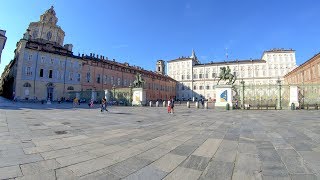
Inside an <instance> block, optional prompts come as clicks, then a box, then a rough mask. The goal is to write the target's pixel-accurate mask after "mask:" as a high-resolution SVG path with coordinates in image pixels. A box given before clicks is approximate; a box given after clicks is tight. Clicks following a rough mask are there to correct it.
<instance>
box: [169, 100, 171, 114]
mask: <svg viewBox="0 0 320 180" xmlns="http://www.w3.org/2000/svg"><path fill="white" fill-rule="evenodd" d="M168 113H171V101H170V99H169V100H168Z"/></svg>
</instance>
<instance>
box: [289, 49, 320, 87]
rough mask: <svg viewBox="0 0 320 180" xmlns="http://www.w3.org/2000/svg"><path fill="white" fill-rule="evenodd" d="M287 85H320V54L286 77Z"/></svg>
mask: <svg viewBox="0 0 320 180" xmlns="http://www.w3.org/2000/svg"><path fill="white" fill-rule="evenodd" d="M284 82H285V84H289V85H304V84H320V53H318V54H316V55H314V56H313V57H312V58H310V59H309V60H308V61H306V62H305V63H303V64H301V65H300V66H299V67H297V68H295V69H294V70H292V71H290V72H289V73H287V74H286V75H285V76H284Z"/></svg>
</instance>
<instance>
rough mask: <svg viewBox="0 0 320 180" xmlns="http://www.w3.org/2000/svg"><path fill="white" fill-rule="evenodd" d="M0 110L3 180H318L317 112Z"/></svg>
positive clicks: (9, 106)
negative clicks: (11, 179)
mask: <svg viewBox="0 0 320 180" xmlns="http://www.w3.org/2000/svg"><path fill="white" fill-rule="evenodd" d="M0 101H1V102H0V179H10V178H16V179H41V180H43V179H111V180H112V179H126V180H129V179H130V180H132V179H145V180H152V179H168V180H169V179H179V180H187V179H211V180H212V179H222V180H225V179H243V180H247V179H248V180H249V179H294V180H301V179H320V111H289V110H282V111H275V110H268V111H267V110H266V111H254V110H250V111H238V110H237V111H225V110H213V109H209V110H205V109H194V108H191V109H187V108H186V107H184V106H178V105H177V107H176V113H175V114H173V115H171V114H168V113H167V112H166V109H165V108H162V107H159V108H156V107H152V108H150V107H110V109H109V111H110V112H108V113H101V112H99V109H98V108H95V109H88V107H87V105H86V104H83V105H81V106H80V107H79V108H77V109H72V108H70V106H71V104H70V103H69V104H51V105H47V104H44V105H41V104H25V103H16V104H13V103H12V102H8V101H6V100H4V99H1V100H0Z"/></svg>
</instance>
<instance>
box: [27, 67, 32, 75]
mask: <svg viewBox="0 0 320 180" xmlns="http://www.w3.org/2000/svg"><path fill="white" fill-rule="evenodd" d="M26 75H27V76H31V75H32V71H31V67H26Z"/></svg>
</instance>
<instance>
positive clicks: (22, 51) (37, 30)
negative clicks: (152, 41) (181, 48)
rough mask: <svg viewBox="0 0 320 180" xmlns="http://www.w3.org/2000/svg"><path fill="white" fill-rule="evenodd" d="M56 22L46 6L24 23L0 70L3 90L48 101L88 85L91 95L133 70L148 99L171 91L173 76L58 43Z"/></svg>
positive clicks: (128, 77)
mask: <svg viewBox="0 0 320 180" xmlns="http://www.w3.org/2000/svg"><path fill="white" fill-rule="evenodd" d="M57 22H58V18H57V17H56V13H55V11H54V9H53V7H51V8H50V9H49V10H47V11H46V12H45V13H44V14H42V15H41V16H40V21H38V22H32V23H30V25H29V27H28V29H27V32H26V33H25V34H24V36H23V38H22V39H21V40H20V41H19V42H18V43H17V47H16V50H15V56H14V59H13V60H12V61H11V62H10V63H9V65H7V66H6V68H5V71H4V72H3V74H2V76H1V77H2V78H1V79H2V80H1V83H0V84H1V88H0V91H1V92H2V94H3V95H4V96H6V97H8V98H13V97H15V98H16V99H26V100H28V99H38V100H48V99H49V100H51V101H52V100H59V99H61V98H63V97H64V98H68V96H69V95H70V94H71V93H73V92H81V91H91V93H92V94H93V96H91V97H93V98H94V97H96V96H94V94H96V93H97V92H98V91H104V90H106V89H111V88H122V87H129V86H130V85H131V83H132V82H133V81H134V78H135V75H136V73H140V74H142V76H143V78H144V79H145V82H146V83H145V89H146V91H147V99H148V100H155V99H167V98H169V97H173V96H175V91H176V89H175V87H176V81H175V80H173V79H172V78H170V77H168V76H165V75H163V74H158V73H156V72H151V71H147V70H143V69H142V68H140V67H136V66H130V65H129V64H128V63H118V62H116V61H115V60H112V61H111V60H108V58H104V56H100V57H99V56H98V55H97V56H95V55H94V54H92V53H90V55H89V56H88V55H84V54H82V56H80V55H78V56H76V55H73V52H72V48H73V46H72V44H64V37H65V33H64V31H63V30H62V29H61V27H60V26H58V25H57ZM163 69H164V67H163ZM78 94H80V93H78ZM79 98H81V97H79ZM94 100H96V99H94Z"/></svg>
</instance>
